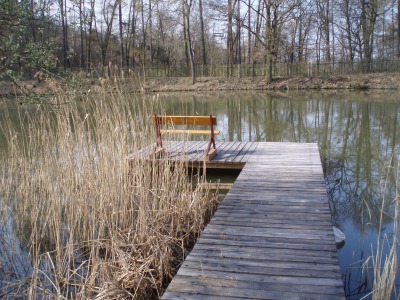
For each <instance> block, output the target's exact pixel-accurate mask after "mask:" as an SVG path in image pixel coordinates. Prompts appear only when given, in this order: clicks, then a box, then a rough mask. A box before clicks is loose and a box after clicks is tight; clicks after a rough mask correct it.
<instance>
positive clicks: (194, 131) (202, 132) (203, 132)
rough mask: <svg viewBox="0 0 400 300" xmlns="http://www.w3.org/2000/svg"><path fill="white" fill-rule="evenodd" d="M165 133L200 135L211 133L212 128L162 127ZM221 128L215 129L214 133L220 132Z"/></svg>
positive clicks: (162, 131)
mask: <svg viewBox="0 0 400 300" xmlns="http://www.w3.org/2000/svg"><path fill="white" fill-rule="evenodd" d="M160 132H161V133H163V134H198V135H210V134H211V131H210V130H190V129H161V130H160ZM219 132H220V131H219V130H214V135H218V134H219Z"/></svg>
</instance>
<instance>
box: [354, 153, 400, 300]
mask: <svg viewBox="0 0 400 300" xmlns="http://www.w3.org/2000/svg"><path fill="white" fill-rule="evenodd" d="M392 159H394V158H392ZM387 170H388V173H387V174H386V178H385V179H384V180H383V182H382V191H381V195H382V203H381V209H380V213H381V215H380V224H379V232H378V236H377V245H376V250H375V251H374V248H373V247H372V255H371V256H370V257H369V259H367V261H366V262H365V265H368V264H369V261H371V262H372V269H373V275H374V280H373V288H372V291H371V292H370V293H369V294H367V295H366V296H364V297H363V298H362V299H366V298H369V297H371V296H372V299H376V300H390V299H393V298H394V297H396V298H397V299H398V298H399V295H397V296H396V294H397V291H396V287H395V283H396V277H397V272H398V261H397V260H398V258H397V255H398V253H397V246H398V243H399V240H398V238H397V234H398V228H397V226H398V220H399V201H400V199H399V197H400V194H399V190H398V188H399V175H400V174H399V172H400V162H397V167H393V166H392V164H391V163H390V166H389V167H388V168H387ZM391 172H395V174H396V175H395V182H396V184H395V195H394V198H393V200H392V201H391V203H388V201H389V199H387V198H388V196H387V191H388V184H389V183H388V178H389V177H390V175H389V174H390V173H391ZM388 204H389V205H390V206H392V207H393V209H394V214H393V233H392V234H391V236H390V237H389V236H387V234H386V233H385V232H386V230H385V229H384V226H385V225H384V220H385V219H386V217H385V214H386V211H387V209H385V207H386V206H387V205H388ZM374 252H375V254H374Z"/></svg>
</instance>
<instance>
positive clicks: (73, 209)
mask: <svg viewBox="0 0 400 300" xmlns="http://www.w3.org/2000/svg"><path fill="white" fill-rule="evenodd" d="M144 97H145V96H140V97H139V96H136V95H134V96H132V99H134V100H132V101H128V100H127V99H128V98H127V97H123V96H122V95H120V94H118V93H114V94H110V93H107V94H106V93H104V94H98V95H97V96H96V99H95V100H90V101H88V102H87V103H85V104H82V103H79V102H70V103H69V104H67V105H64V106H59V107H57V108H56V109H55V108H52V109H51V110H47V109H45V110H44V109H42V108H43V107H42V108H39V109H37V110H31V111H29V112H26V111H25V112H23V111H21V114H20V119H19V120H20V124H17V125H15V124H14V125H12V123H11V122H5V124H6V125H5V126H3V127H2V130H3V131H4V132H5V134H6V136H7V142H8V155H7V159H3V161H2V162H1V165H0V209H1V213H0V218H1V219H0V221H2V223H1V224H2V226H1V227H2V228H3V231H4V232H6V231H7V230H8V232H6V233H7V234H0V239H2V241H1V242H2V243H3V244H4V243H6V244H5V245H6V247H3V246H2V247H1V248H2V250H0V251H2V252H0V259H1V264H0V268H7V272H9V276H8V277H7V276H4V277H3V278H1V282H0V288H1V290H0V297H4V298H10V299H11V298H13V297H16V296H17V295H18V296H20V297H23V298H29V299H36V298H42V297H46V296H47V297H51V298H56V297H57V298H59V299H64V298H77V299H79V298H95V299H151V298H157V297H158V296H159V295H160V293H162V291H163V286H164V285H165V282H166V281H168V280H170V278H171V276H172V274H173V273H174V268H175V267H176V266H177V264H178V263H179V261H180V260H182V258H183V256H184V254H185V250H184V247H186V246H187V245H188V244H190V243H191V242H192V240H193V238H195V237H196V236H197V235H198V234H199V232H200V231H201V230H202V227H203V226H204V224H205V222H206V221H207V219H208V218H209V217H210V215H211V214H212V211H213V209H214V206H215V202H214V197H213V196H211V195H210V193H209V192H208V190H206V188H205V186H206V185H202V184H197V185H193V182H192V180H191V179H189V178H188V176H187V172H186V170H185V168H184V167H183V162H180V163H178V165H176V166H174V167H173V166H172V165H171V162H170V161H168V160H166V161H163V162H162V163H157V164H156V162H155V161H152V162H150V163H146V162H144V160H141V159H139V157H134V158H133V160H132V162H131V167H129V164H128V163H127V159H126V157H127V154H128V153H129V152H133V153H138V150H139V149H141V148H144V147H145V146H147V145H149V144H150V143H151V142H152V141H153V139H152V135H151V134H152V132H151V131H152V129H151V126H150V125H151V120H150V119H149V118H148V116H149V115H151V113H152V112H153V110H156V109H159V107H158V106H157V107H156V103H155V102H156V101H150V104H145V103H146V101H145V100H144ZM56 102H57V103H67V102H68V101H66V99H64V98H63V96H62V95H59V96H58V99H56ZM196 180H197V181H198V183H202V182H203V181H204V178H203V177H200V176H199V177H197V179H196ZM7 237H8V238H7ZM3 244H2V245H3ZM6 249H7V250H6ZM7 257H8V260H7ZM17 261H19V262H17ZM6 262H7V263H6ZM21 270H23V271H24V272H22V271H21ZM1 271H2V270H0V272H1ZM4 271H5V270H4ZM4 274H5V273H4Z"/></svg>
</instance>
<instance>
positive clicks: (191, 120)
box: [153, 114, 219, 161]
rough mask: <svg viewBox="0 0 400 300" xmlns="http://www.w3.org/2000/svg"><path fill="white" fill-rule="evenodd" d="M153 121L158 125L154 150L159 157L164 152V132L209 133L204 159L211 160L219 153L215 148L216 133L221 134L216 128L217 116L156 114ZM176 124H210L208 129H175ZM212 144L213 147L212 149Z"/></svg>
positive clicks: (191, 125)
mask: <svg viewBox="0 0 400 300" xmlns="http://www.w3.org/2000/svg"><path fill="white" fill-rule="evenodd" d="M153 122H154V125H155V127H156V134H157V142H156V147H155V150H154V154H155V156H156V157H159V156H161V155H162V153H163V152H164V148H163V141H162V135H163V134H188V135H189V134H196V135H209V136H210V138H209V140H208V145H207V150H206V152H205V154H204V159H205V160H206V161H210V160H211V159H212V158H213V157H214V156H215V155H217V149H216V148H215V138H214V137H215V135H217V134H219V130H214V125H217V118H216V117H213V116H212V115H210V116H157V115H156V114H154V116H153ZM163 125H164V126H165V125H168V126H169V127H170V128H168V129H161V126H163ZM176 125H185V126H190V127H193V126H198V125H199V126H200V125H201V126H210V129H207V130H195V129H175V128H174V127H175V126H176ZM211 145H212V146H213V148H212V149H211Z"/></svg>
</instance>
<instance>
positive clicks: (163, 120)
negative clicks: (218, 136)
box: [153, 115, 217, 125]
mask: <svg viewBox="0 0 400 300" xmlns="http://www.w3.org/2000/svg"><path fill="white" fill-rule="evenodd" d="M157 119H158V122H159V124H160V125H210V116H158V115H157ZM211 121H212V124H213V125H217V118H216V117H214V116H213V117H211ZM155 122H156V118H155V116H154V115H153V123H154V124H155Z"/></svg>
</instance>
